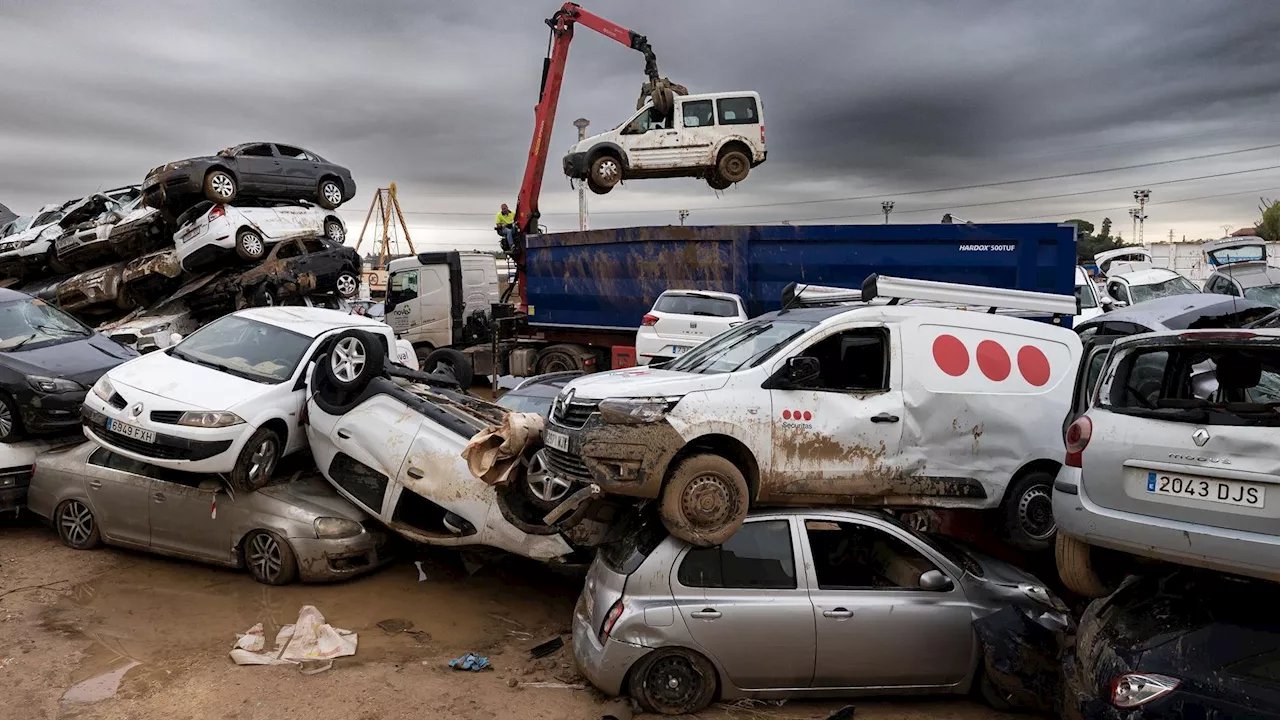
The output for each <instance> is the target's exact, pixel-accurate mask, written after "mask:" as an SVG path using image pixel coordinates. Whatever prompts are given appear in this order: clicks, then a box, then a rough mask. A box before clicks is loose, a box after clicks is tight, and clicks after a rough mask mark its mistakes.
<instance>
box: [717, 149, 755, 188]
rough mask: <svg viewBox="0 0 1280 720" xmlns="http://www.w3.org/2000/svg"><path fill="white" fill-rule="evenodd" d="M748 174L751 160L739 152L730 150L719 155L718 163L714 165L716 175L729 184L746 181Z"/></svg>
mask: <svg viewBox="0 0 1280 720" xmlns="http://www.w3.org/2000/svg"><path fill="white" fill-rule="evenodd" d="M749 172H751V160H749V159H748V158H747V154H746V153H744V152H742V151H741V150H730V151H729V152H727V153H725V154H723V155H721V156H720V161H719V162H717V163H716V174H717V175H719V176H720V177H721V178H723V179H724V182H727V183H730V184H732V183H739V182H742V181H743V180H746V179H747V173H749Z"/></svg>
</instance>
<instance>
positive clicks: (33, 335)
mask: <svg viewBox="0 0 1280 720" xmlns="http://www.w3.org/2000/svg"><path fill="white" fill-rule="evenodd" d="M37 335H39V333H31V334H30V335H28V336H26V337H24V338H22V339H21V340H19V341H18V343H17V344H16V345H14V346H13V347H11V348H5V349H6V350H17V349H18V348H20V347H22V346H23V345H26V344H27V343H29V342H31V341H32V340H35V339H36V336H37Z"/></svg>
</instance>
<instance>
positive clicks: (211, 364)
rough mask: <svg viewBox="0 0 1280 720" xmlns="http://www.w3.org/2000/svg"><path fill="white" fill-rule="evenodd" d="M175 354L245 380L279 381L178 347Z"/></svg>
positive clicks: (269, 382) (188, 360)
mask: <svg viewBox="0 0 1280 720" xmlns="http://www.w3.org/2000/svg"><path fill="white" fill-rule="evenodd" d="M173 354H174V355H175V356H177V358H178V359H179V360H186V361H187V362H189V363H192V364H194V365H203V366H205V367H207V368H213V369H214V370H217V371H218V372H224V373H226V374H228V375H235V376H236V377H240V378H244V379H245V380H252V381H254V382H260V383H268V384H274V383H275V382H277V381H276V380H274V379H268V378H265V377H263V376H261V375H254V374H253V373H250V372H245V371H244V370H236V369H235V368H233V367H229V366H227V365H223V364H222V363H217V362H213V361H212V360H204V359H201V358H198V357H195V356H192V355H188V354H186V353H184V352H181V351H179V350H176V349H175V350H174V351H173Z"/></svg>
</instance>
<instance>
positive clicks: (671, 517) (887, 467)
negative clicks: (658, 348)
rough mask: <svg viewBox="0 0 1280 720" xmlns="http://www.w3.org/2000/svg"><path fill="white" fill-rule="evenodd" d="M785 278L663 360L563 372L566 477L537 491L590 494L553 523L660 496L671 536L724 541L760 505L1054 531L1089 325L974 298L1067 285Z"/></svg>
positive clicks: (553, 463)
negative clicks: (924, 514) (919, 511)
mask: <svg viewBox="0 0 1280 720" xmlns="http://www.w3.org/2000/svg"><path fill="white" fill-rule="evenodd" d="M810 291H812V293H810ZM786 295H787V296H788V297H786V298H785V301H784V307H785V308H786V309H784V310H782V311H779V312H774V313H769V314H766V315H763V316H761V317H759V318H756V319H754V320H750V321H748V322H746V323H743V324H741V325H739V326H737V327H736V328H734V329H732V330H730V331H729V332H726V333H723V334H721V335H718V336H717V337H715V338H713V339H711V340H709V341H707V342H705V343H703V344H702V345H700V346H698V347H697V348H695V349H694V350H691V351H690V352H688V353H686V354H683V355H681V356H680V357H679V358H677V359H676V360H674V361H672V362H670V363H668V364H666V365H664V366H663V367H661V368H636V369H628V370H618V371H614V372H610V373H598V374H594V375H587V376H584V377H582V378H579V379H577V380H574V381H573V382H571V383H570V384H569V385H568V387H566V389H565V390H564V391H563V392H562V393H561V394H560V395H559V396H558V397H557V398H556V400H555V404H554V405H553V406H552V411H551V416H550V418H549V421H548V423H547V426H546V429H545V430H544V432H543V433H542V441H543V443H544V445H545V446H544V447H543V448H542V449H541V450H540V451H539V452H540V454H541V456H542V463H543V464H544V465H545V466H546V467H547V468H548V471H549V472H550V473H551V474H552V475H553V476H554V477H556V478H558V479H559V480H560V481H561V482H560V483H557V485H556V491H555V494H554V495H553V496H547V497H544V498H542V499H543V500H544V501H546V502H552V501H555V502H561V503H563V504H565V505H566V506H568V505H570V504H572V503H575V502H576V503H578V504H579V507H578V509H577V510H574V511H573V514H572V515H569V516H568V517H569V518H570V519H569V520H562V521H561V522H562V523H563V522H570V520H571V519H572V518H575V517H582V518H586V517H590V516H592V515H593V514H594V513H595V511H594V510H592V509H590V508H591V506H593V505H595V506H605V507H608V506H616V505H619V504H624V505H626V504H634V503H635V502H636V501H640V500H657V501H658V504H659V507H660V511H661V515H662V518H663V521H664V522H665V523H666V526H667V528H668V530H670V531H671V533H672V534H673V535H675V536H676V537H678V538H680V539H682V540H685V541H688V542H691V543H693V544H695V545H715V544H718V543H720V542H723V541H724V540H726V539H727V538H729V537H730V536H732V535H733V533H734V531H735V530H736V529H737V527H738V526H739V525H740V524H741V523H742V521H743V519H744V518H745V517H746V515H747V511H748V509H749V508H751V507H753V506H756V505H770V504H783V505H786V504H810V505H815V504H816V505H871V506H881V507H898V508H908V507H933V508H950V509H983V510H997V509H998V511H999V513H1000V517H1001V519H1002V521H1003V522H1002V525H1003V528H1002V530H1003V535H1004V536H1005V537H1006V539H1007V540H1008V541H1009V542H1010V543H1012V544H1014V545H1017V546H1019V547H1022V548H1024V549H1030V550H1036V549H1047V548H1049V547H1051V546H1052V542H1053V535H1054V532H1055V529H1056V526H1055V524H1054V518H1053V514H1052V512H1051V503H1050V493H1051V491H1052V488H1053V479H1054V476H1055V474H1057V471H1058V468H1059V467H1060V465H1061V463H1062V457H1063V446H1062V441H1061V438H1060V437H1057V434H1058V433H1059V432H1060V423H1061V421H1062V418H1063V417H1064V416H1065V415H1066V413H1067V410H1068V408H1069V407H1070V402H1071V392H1072V380H1073V379H1074V378H1075V370H1076V365H1077V363H1078V362H1079V358H1080V349H1081V345H1080V339H1079V338H1078V337H1077V336H1076V334H1075V333H1073V332H1071V331H1070V330H1068V329H1066V328H1064V327H1061V326H1060V325H1056V324H1052V323H1050V322H1039V321H1036V320H1031V319H1027V318H1023V317H1015V316H1010V315H1008V314H1001V313H987V312H976V311H974V310H973V309H972V308H979V307H980V308H982V309H986V308H1006V309H1011V310H1016V311H1018V312H1030V313H1041V314H1046V315H1050V314H1051V315H1053V316H1054V317H1055V318H1056V319H1058V320H1061V319H1062V318H1065V317H1070V316H1072V315H1074V313H1075V310H1076V301H1075V298H1074V297H1073V296H1067V295H1049V294H1044V293H1033V292H1026V291H1016V290H1000V289H992V288H984V287H975V286H969V285H957V284H952V283H938V282H927V281H921V280H905V279H900V278H889V277H881V276H876V275H873V276H871V277H869V278H868V279H867V281H866V283H865V284H864V286H863V289H862V291H861V292H858V291H847V290H845V291H839V290H837V289H830V288H805V289H803V290H801V291H800V292H799V293H797V292H796V290H795V288H794V287H789V288H788V290H787V292H786ZM807 298H808V299H807ZM886 301H887V302H886ZM930 303H932V305H930ZM938 305H943V306H942V307H939V306H938ZM958 306H962V307H968V308H971V309H969V310H965V309H958ZM583 493H586V495H582V494H583ZM539 511H540V512H541V511H543V509H542V508H539ZM567 512H569V508H568V507H565V508H563V509H561V508H557V510H556V511H555V512H554V513H548V515H552V514H554V515H556V516H557V517H561V516H564V515H565V513H567ZM609 512H613V510H609ZM528 520H529V521H530V522H534V521H537V522H541V520H542V519H541V517H528Z"/></svg>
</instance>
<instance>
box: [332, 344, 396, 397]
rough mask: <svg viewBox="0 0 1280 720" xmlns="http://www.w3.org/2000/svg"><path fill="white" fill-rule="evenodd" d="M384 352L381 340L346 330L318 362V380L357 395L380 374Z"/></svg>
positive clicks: (384, 359)
mask: <svg viewBox="0 0 1280 720" xmlns="http://www.w3.org/2000/svg"><path fill="white" fill-rule="evenodd" d="M386 359H387V351H386V349H385V348H383V347H382V341H381V340H380V339H379V338H378V337H377V336H376V335H374V334H373V333H370V332H366V331H364V330H347V331H346V332H342V333H339V334H338V336H337V337H335V338H334V339H333V345H331V346H330V350H329V353H328V354H327V355H325V356H324V357H323V358H321V360H320V368H321V371H320V372H321V375H320V378H321V381H322V382H323V383H324V384H328V385H331V386H333V387H336V388H338V389H339V390H342V391H343V392H347V393H356V394H358V393H361V392H363V391H364V389H365V388H366V387H368V385H369V381H371V380H373V379H374V378H375V377H377V376H379V375H381V374H382V369H383V363H385V362H386Z"/></svg>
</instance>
